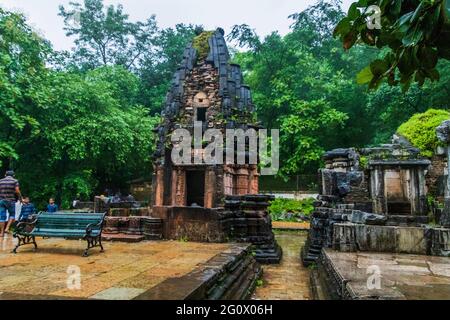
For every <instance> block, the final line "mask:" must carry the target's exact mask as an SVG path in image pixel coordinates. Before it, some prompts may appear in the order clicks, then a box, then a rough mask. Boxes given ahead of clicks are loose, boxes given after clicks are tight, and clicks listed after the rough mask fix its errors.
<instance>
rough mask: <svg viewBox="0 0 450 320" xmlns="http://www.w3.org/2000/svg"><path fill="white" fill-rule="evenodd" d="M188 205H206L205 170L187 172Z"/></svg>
mask: <svg viewBox="0 0 450 320" xmlns="http://www.w3.org/2000/svg"><path fill="white" fill-rule="evenodd" d="M186 191H187V205H188V206H189V207H190V206H192V205H193V204H197V205H199V206H200V207H204V206H205V171H198V170H196V171H187V172H186Z"/></svg>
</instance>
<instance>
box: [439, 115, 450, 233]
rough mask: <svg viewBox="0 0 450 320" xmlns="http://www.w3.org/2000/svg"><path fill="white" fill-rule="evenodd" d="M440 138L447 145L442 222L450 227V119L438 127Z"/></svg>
mask: <svg viewBox="0 0 450 320" xmlns="http://www.w3.org/2000/svg"><path fill="white" fill-rule="evenodd" d="M436 133H437V136H438V139H439V140H440V141H442V142H444V143H445V144H446V145H447V184H446V188H445V206H444V211H443V212H442V216H441V221H440V224H441V225H442V226H444V227H450V170H449V169H450V120H446V121H444V122H442V124H441V125H440V126H439V127H437V128H436Z"/></svg>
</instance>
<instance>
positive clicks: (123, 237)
mask: <svg viewBox="0 0 450 320" xmlns="http://www.w3.org/2000/svg"><path fill="white" fill-rule="evenodd" d="M102 240H104V241H117V242H129V243H131V242H141V241H143V240H145V236H143V235H133V234H125V233H103V234H102Z"/></svg>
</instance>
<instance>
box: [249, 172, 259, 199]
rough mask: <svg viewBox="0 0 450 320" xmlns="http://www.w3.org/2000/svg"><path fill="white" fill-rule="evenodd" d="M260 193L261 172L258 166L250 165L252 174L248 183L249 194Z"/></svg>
mask: <svg viewBox="0 0 450 320" xmlns="http://www.w3.org/2000/svg"><path fill="white" fill-rule="evenodd" d="M258 193H259V173H258V167H257V166H254V165H252V166H251V167H250V176H249V183H248V194H258Z"/></svg>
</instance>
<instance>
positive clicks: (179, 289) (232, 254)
mask: <svg viewBox="0 0 450 320" xmlns="http://www.w3.org/2000/svg"><path fill="white" fill-rule="evenodd" d="M261 274H262V269H261V267H260V266H259V264H258V263H257V262H256V261H255V259H254V258H253V256H252V254H251V246H250V245H248V244H243V245H233V246H232V247H231V248H230V249H228V250H226V251H223V252H222V253H220V254H218V255H217V256H215V257H213V258H212V259H210V260H209V261H207V262H206V263H204V264H203V265H202V266H201V267H200V268H198V269H196V270H194V271H192V272H190V273H188V274H186V275H184V276H183V277H180V278H170V279H167V280H165V281H163V282H161V283H160V284H158V285H157V286H155V287H154V288H152V289H150V290H148V291H147V292H144V293H142V294H141V295H139V296H137V297H136V298H135V300H242V299H248V298H249V297H250V296H251V294H252V293H253V291H254V289H255V287H256V281H257V280H258V279H259V278H260V277H261Z"/></svg>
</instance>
